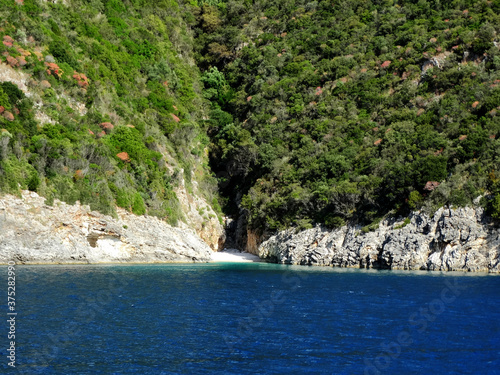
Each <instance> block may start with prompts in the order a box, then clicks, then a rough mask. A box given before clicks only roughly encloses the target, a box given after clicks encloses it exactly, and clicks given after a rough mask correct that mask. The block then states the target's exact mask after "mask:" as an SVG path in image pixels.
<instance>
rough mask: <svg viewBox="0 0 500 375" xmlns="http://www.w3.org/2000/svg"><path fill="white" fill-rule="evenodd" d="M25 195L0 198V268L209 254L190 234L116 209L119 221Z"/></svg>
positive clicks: (202, 257) (178, 259) (181, 259)
mask: <svg viewBox="0 0 500 375" xmlns="http://www.w3.org/2000/svg"><path fill="white" fill-rule="evenodd" d="M44 202H45V198H43V197H40V196H38V195H37V194H36V193H33V192H27V191H24V192H23V193H22V197H21V198H19V197H15V196H12V195H4V196H1V197H0V263H7V262H8V261H11V260H13V261H16V262H18V263H28V264H29V263H107V262H138V263H154V262H207V261H209V260H210V257H211V253H212V250H211V249H210V247H209V246H208V245H207V244H206V243H205V242H203V241H202V240H201V239H200V238H199V237H198V235H197V234H196V233H195V232H194V231H193V230H190V229H180V228H174V227H172V226H170V225H168V224H166V223H165V222H163V221H161V220H159V219H158V218H156V217H151V216H136V215H133V214H131V213H129V212H127V211H125V210H123V209H120V208H118V209H117V213H118V219H114V218H112V217H110V216H106V215H102V214H100V213H98V212H95V211H90V208H89V207H88V206H82V205H80V204H78V203H77V204H75V205H68V204H66V203H64V202H59V201H57V200H56V201H55V203H54V205H53V206H47V205H45V203H44Z"/></svg>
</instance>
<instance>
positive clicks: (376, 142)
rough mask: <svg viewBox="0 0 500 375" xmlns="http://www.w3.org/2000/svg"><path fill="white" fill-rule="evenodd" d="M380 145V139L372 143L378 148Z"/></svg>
mask: <svg viewBox="0 0 500 375" xmlns="http://www.w3.org/2000/svg"><path fill="white" fill-rule="evenodd" d="M381 143H382V138H379V139H377V140H376V141H375V142H373V145H374V146H378V145H379V144H381Z"/></svg>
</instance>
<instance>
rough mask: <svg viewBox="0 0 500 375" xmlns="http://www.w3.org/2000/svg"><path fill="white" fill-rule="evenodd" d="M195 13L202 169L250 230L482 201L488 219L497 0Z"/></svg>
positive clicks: (498, 155)
mask: <svg viewBox="0 0 500 375" xmlns="http://www.w3.org/2000/svg"><path fill="white" fill-rule="evenodd" d="M197 11H198V10H197ZM199 12H201V16H200V18H199V23H198V25H197V28H196V29H195V30H196V34H197V35H196V39H195V41H196V51H197V59H198V62H199V64H200V66H201V67H202V68H203V69H204V71H205V75H204V78H203V79H204V82H205V86H206V87H207V88H208V90H207V91H206V97H207V98H208V99H210V100H211V101H212V107H211V113H210V117H211V120H210V128H209V134H210V137H211V139H212V145H211V161H212V166H213V168H214V170H215V171H225V172H226V174H227V175H225V176H224V177H225V178H224V180H223V181H222V184H221V187H222V191H223V193H224V194H225V195H226V196H227V197H228V201H227V205H226V206H227V208H228V209H231V208H232V209H233V210H234V209H236V207H235V205H234V204H235V203H239V201H240V196H241V194H243V196H242V197H241V206H242V207H243V208H245V209H246V210H247V212H248V214H249V216H250V223H251V225H252V226H253V227H254V228H257V229H272V230H273V229H277V228H282V227H286V226H290V225H297V226H299V227H310V226H311V225H313V224H314V223H318V222H319V223H324V224H327V225H329V226H338V225H341V224H343V223H344V222H345V221H346V220H358V221H362V222H365V223H366V224H367V228H370V223H373V224H374V225H376V223H377V222H378V221H379V220H380V218H381V217H382V216H383V215H385V214H387V213H393V214H405V213H407V212H409V210H410V209H420V208H422V207H423V208H425V209H427V210H428V211H430V212H432V211H433V210H435V209H436V208H437V207H439V206H442V205H444V204H449V205H455V206H462V205H466V204H469V203H471V202H472V200H474V199H475V198H476V197H478V196H480V195H484V196H485V197H486V198H485V199H483V204H485V205H486V206H487V207H488V209H489V210H490V212H491V213H492V214H493V215H494V216H496V217H500V211H499V208H500V203H499V202H500V195H499V193H500V184H499V183H498V178H499V173H500V172H499V171H498V169H500V141H499V140H498V137H499V136H500V134H499V131H500V116H499V115H500V113H497V112H499V111H500V107H498V106H500V51H499V48H498V46H499V45H500V38H499V37H498V35H499V32H500V1H498V0H497V1H468V0H455V1H448V2H444V1H439V0H429V1H425V0H420V1H392V0H387V1H376V0H373V1H361V0H353V1H347V0H340V1H302V0H286V1H285V0H270V1H253V2H248V1H245V2H242V1H228V2H219V3H217V4H213V5H211V6H207V5H205V6H203V7H202V8H201V9H200V10H199ZM222 174H223V173H221V175H222ZM438 184H439V186H438ZM436 186H437V187H436Z"/></svg>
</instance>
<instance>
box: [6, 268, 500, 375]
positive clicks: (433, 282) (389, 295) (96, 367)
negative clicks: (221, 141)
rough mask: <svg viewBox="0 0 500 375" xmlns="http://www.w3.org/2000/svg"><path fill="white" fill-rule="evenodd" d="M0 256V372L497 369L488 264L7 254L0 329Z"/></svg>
mask: <svg viewBox="0 0 500 375" xmlns="http://www.w3.org/2000/svg"><path fill="white" fill-rule="evenodd" d="M1 268H2V270H1V274H2V279H3V280H4V284H5V287H4V289H5V292H4V293H1V294H0V295H3V297H2V298H3V299H4V300H5V302H2V305H3V306H4V309H3V311H4V313H3V315H4V324H3V327H4V329H3V333H1V332H0V348H1V352H2V357H1V358H0V372H1V373H5V374H10V373H12V374H16V373H20V374H65V375H67V374H165V375H166V374H238V375H240V374H500V276H498V275H488V274H479V273H455V272H447V273H443V272H413V271H389V270H359V269H343V268H329V267H303V266H286V265H277V264H268V263H208V264H152V265H130V264H128V265H50V266H46V265H24V266H22V265H18V266H15V278H16V279H15V284H16V285H15V288H16V293H15V302H16V305H15V307H16V309H15V311H16V314H17V315H15V340H9V339H8V337H7V335H8V333H10V331H9V324H10V323H9V322H8V319H11V316H12V315H7V313H8V310H7V267H6V266H1ZM0 288H1V284H0ZM11 341H15V363H14V365H15V367H13V366H12V365H9V362H10V363H11V364H12V361H10V360H9V359H8V358H7V357H8V356H9V348H10V345H11ZM11 354H12V353H11Z"/></svg>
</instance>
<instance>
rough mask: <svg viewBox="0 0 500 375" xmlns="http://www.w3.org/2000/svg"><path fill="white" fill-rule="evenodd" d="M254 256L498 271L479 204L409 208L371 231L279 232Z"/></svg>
mask: <svg viewBox="0 0 500 375" xmlns="http://www.w3.org/2000/svg"><path fill="white" fill-rule="evenodd" d="M259 256H260V257H261V258H264V259H269V260H273V261H275V262H278V263H285V264H302V265H318V266H338V267H359V268H386V269H402V270H433V271H484V272H494V273H500V229H499V228H498V227H495V225H494V223H492V222H491V221H490V220H489V219H488V218H487V217H486V216H485V214H484V211H483V209H482V208H457V209H450V208H441V209H439V210H438V211H437V212H436V213H435V214H434V216H432V217H429V216H428V215H426V214H424V213H421V212H415V213H413V214H412V215H410V217H409V222H408V219H407V220H406V222H405V221H402V220H396V219H387V220H384V221H382V222H381V223H380V225H379V227H378V228H377V229H376V230H374V231H372V232H367V233H365V232H363V231H362V230H361V227H359V226H344V227H341V228H338V229H334V230H328V229H325V228H323V227H316V228H314V229H308V230H305V231H302V232H299V233H295V231H294V230H287V231H283V232H280V233H278V234H276V235H274V236H272V237H271V238H269V239H268V240H267V241H265V242H263V243H262V244H261V245H260V247H259Z"/></svg>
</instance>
